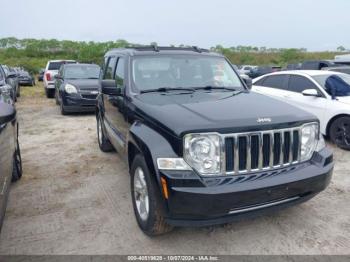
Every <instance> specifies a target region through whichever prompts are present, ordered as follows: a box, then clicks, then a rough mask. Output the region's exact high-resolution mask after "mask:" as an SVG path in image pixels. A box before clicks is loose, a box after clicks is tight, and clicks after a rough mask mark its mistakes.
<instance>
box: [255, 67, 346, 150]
mask: <svg viewBox="0 0 350 262" xmlns="http://www.w3.org/2000/svg"><path fill="white" fill-rule="evenodd" d="M332 75H337V76H339V77H340V78H341V79H342V80H344V81H345V82H346V83H347V84H349V85H350V75H348V74H343V73H338V72H329V71H313V70H297V71H282V72H276V73H271V74H267V75H264V76H261V77H258V78H255V79H254V80H253V87H252V90H253V91H254V92H257V93H260V94H264V95H268V96H271V97H274V98H277V99H280V100H283V101H285V102H288V103H290V104H292V105H295V106H298V107H300V108H302V109H304V110H306V111H308V112H311V113H313V114H314V115H316V116H317V117H318V118H319V120H320V131H321V133H322V134H323V135H326V136H329V137H330V139H331V140H332V141H333V142H334V143H335V144H337V145H338V146H339V147H341V148H343V149H347V150H350V93H348V95H347V96H337V97H335V99H332V96H331V95H330V94H328V93H327V91H326V88H325V83H326V80H327V79H328V77H330V76H332Z"/></svg>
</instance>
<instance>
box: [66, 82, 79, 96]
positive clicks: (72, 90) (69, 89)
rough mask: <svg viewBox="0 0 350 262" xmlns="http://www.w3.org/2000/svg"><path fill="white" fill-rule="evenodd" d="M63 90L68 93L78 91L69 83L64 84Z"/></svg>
mask: <svg viewBox="0 0 350 262" xmlns="http://www.w3.org/2000/svg"><path fill="white" fill-rule="evenodd" d="M64 90H66V92H67V93H68V94H76V93H78V91H77V89H76V88H75V86H73V85H71V84H66V85H65V86H64Z"/></svg>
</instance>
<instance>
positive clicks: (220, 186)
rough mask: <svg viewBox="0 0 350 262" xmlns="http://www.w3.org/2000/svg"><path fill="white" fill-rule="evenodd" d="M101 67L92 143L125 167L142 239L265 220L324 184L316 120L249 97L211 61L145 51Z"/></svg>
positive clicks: (218, 60) (326, 167)
mask: <svg viewBox="0 0 350 262" xmlns="http://www.w3.org/2000/svg"><path fill="white" fill-rule="evenodd" d="M104 61H105V64H104V67H103V73H102V79H101V92H100V94H99V96H98V106H97V111H96V119H97V138H98V144H99V147H100V149H101V150H102V151H104V152H106V151H111V150H114V149H116V151H117V152H118V154H120V157H121V158H122V159H125V161H126V162H127V165H128V168H129V173H130V193H131V200H132V204H133V208H134V213H135V217H136V221H137V223H138V225H139V226H140V228H141V229H142V230H143V232H145V233H146V234H148V235H156V234H161V233H165V232H168V231H169V230H171V228H172V227H173V226H208V225H214V224H222V223H227V222H230V221H234V220H235V219H243V218H246V217H251V216H256V215H258V214H262V213H266V212H271V211H275V210H277V209H281V208H285V207H288V206H291V205H295V204H298V203H302V202H304V201H307V200H309V199H310V198H312V197H314V196H315V195H316V194H318V193H319V192H321V191H322V190H324V189H325V188H326V187H327V186H328V184H329V183H330V180H331V176H332V172H333V155H332V152H331V151H330V150H329V149H328V148H326V147H325V143H324V141H323V137H322V136H321V135H320V132H319V121H318V120H317V118H316V117H315V116H313V115H312V114H309V113H307V112H305V111H303V110H301V109H298V108H296V107H294V106H292V105H289V104H287V103H284V102H282V101H279V100H277V99H273V98H270V97H268V96H264V95H260V94H256V93H254V92H250V91H249V90H248V88H247V86H246V85H245V84H244V82H243V81H242V79H241V78H240V77H239V76H238V74H237V72H236V71H235V70H234V69H233V67H232V64H231V63H230V62H229V61H228V60H227V59H226V58H225V57H224V56H222V55H221V54H217V53H213V52H210V51H209V50H204V49H199V48H174V47H156V46H153V47H139V48H126V49H114V50H111V51H109V52H107V53H106V55H105V57H104ZM116 201H118V200H116Z"/></svg>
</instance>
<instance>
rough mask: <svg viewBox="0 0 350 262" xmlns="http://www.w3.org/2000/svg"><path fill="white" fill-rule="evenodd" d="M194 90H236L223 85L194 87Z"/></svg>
mask: <svg viewBox="0 0 350 262" xmlns="http://www.w3.org/2000/svg"><path fill="white" fill-rule="evenodd" d="M194 89H195V90H200V89H202V90H215V89H221V90H229V91H237V89H236V88H233V87H225V86H200V87H195V88H194Z"/></svg>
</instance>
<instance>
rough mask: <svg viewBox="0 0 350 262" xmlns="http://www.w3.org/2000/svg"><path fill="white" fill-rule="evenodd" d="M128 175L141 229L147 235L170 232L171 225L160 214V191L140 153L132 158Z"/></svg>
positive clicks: (136, 215)
mask: <svg viewBox="0 0 350 262" xmlns="http://www.w3.org/2000/svg"><path fill="white" fill-rule="evenodd" d="M130 176H131V183H130V185H131V198H132V204H133V208H134V213H135V217H136V221H137V223H138V225H139V227H140V228H141V230H142V231H143V232H144V233H145V234H146V235H148V236H155V235H161V234H165V233H167V232H170V231H171V230H172V229H173V227H172V226H170V225H169V224H167V223H166V221H165V219H164V216H163V215H162V213H163V212H162V208H161V204H160V201H161V200H160V192H159V190H158V186H157V185H156V182H155V181H154V180H153V179H152V177H151V173H150V171H149V169H148V167H147V164H146V162H145V159H144V157H143V156H142V155H137V156H136V157H135V158H134V160H133V163H132V166H131V170H130ZM142 203H144V204H142ZM147 207H148V208H147Z"/></svg>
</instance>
